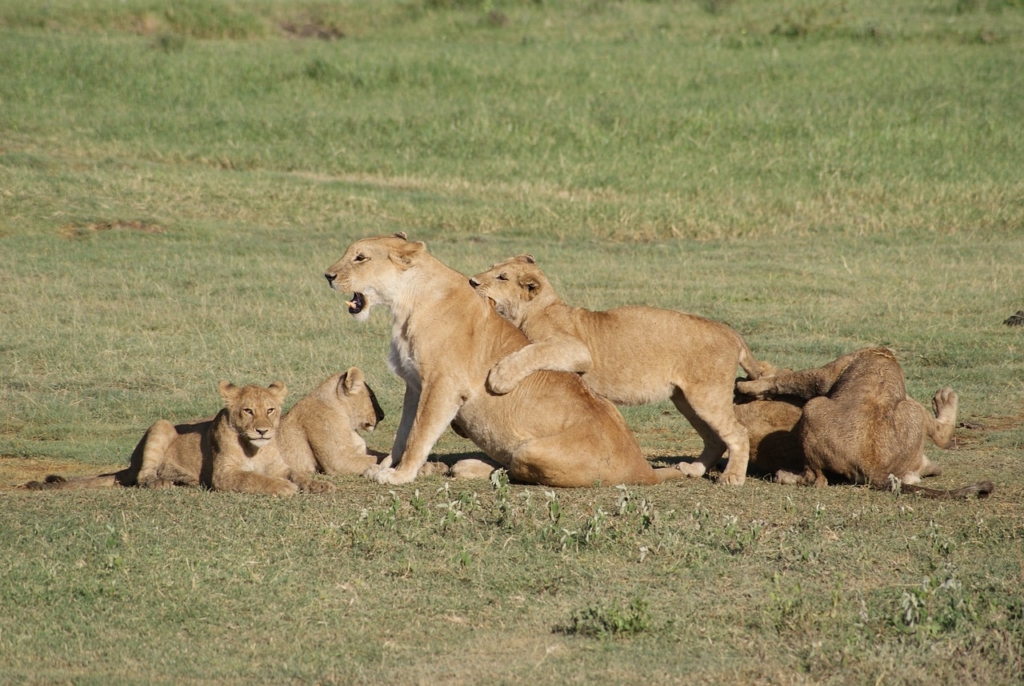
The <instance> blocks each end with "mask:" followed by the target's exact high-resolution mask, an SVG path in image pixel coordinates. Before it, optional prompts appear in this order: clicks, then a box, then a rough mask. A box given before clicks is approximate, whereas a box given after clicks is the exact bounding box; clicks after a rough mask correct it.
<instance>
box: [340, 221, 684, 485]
mask: <svg viewBox="0 0 1024 686" xmlns="http://www.w3.org/2000/svg"><path fill="white" fill-rule="evenodd" d="M325 276H326V277H327V280H328V282H329V283H330V285H331V286H332V287H333V288H335V289H336V290H339V291H351V292H354V296H353V298H352V300H351V301H350V303H349V312H350V313H351V314H352V315H353V316H355V318H356V319H357V320H361V321H363V320H366V319H367V318H369V314H370V309H371V308H372V307H374V306H376V305H383V306H385V307H387V308H388V309H389V310H390V312H391V319H392V334H391V353H390V355H389V358H388V364H389V366H390V367H391V370H392V371H393V372H394V373H395V374H397V375H398V376H399V377H401V378H402V379H403V380H404V381H405V384H406V390H405V399H404V402H403V407H402V419H401V422H400V423H399V426H398V431H397V433H396V436H395V443H394V446H393V447H392V450H391V456H390V458H389V459H386V460H385V461H384V462H382V463H381V466H379V467H376V468H371V469H370V470H369V472H368V474H367V476H369V477H370V478H373V479H374V480H376V481H377V482H379V483H389V484H401V483H408V482H410V481H412V480H413V479H415V478H416V475H417V473H418V472H419V470H420V468H421V467H422V465H423V464H424V463H425V462H426V460H427V457H428V456H429V454H430V451H431V449H432V448H433V446H434V444H435V443H436V441H437V439H438V438H439V437H440V435H441V433H442V432H443V431H444V430H445V428H446V427H448V426H449V424H450V423H451V422H452V421H453V420H454V421H456V422H457V425H458V427H459V429H460V431H462V432H463V433H464V434H465V435H466V436H467V437H468V438H470V439H471V440H472V441H473V442H474V443H476V445H478V446H479V447H480V448H481V449H482V450H483V451H484V452H485V453H486V454H487V455H488V456H490V457H491V458H492V459H493V460H495V462H497V463H498V464H500V465H502V466H504V467H506V468H507V469H508V471H509V476H510V477H511V478H513V479H515V480H517V481H521V482H527V483H538V484H546V485H550V486H566V487H570V486H591V485H594V484H596V483H602V484H605V485H612V484H632V483H639V484H653V483H657V482H660V481H663V480H664V479H666V478H672V477H674V476H676V475H679V472H678V471H677V470H674V469H672V468H665V469H660V470H654V469H652V468H651V466H650V464H649V463H648V462H647V461H646V460H645V459H644V456H643V454H642V453H641V452H640V447H639V446H638V445H637V443H636V439H635V438H634V437H633V435H632V434H631V433H630V432H629V429H628V428H627V427H626V424H625V422H624V421H623V420H622V416H621V415H620V414H619V412H618V410H616V409H615V406H614V405H612V404H611V403H609V402H608V401H606V400H603V399H600V398H598V397H596V396H595V395H593V394H592V393H590V392H589V391H588V390H587V389H586V388H585V387H584V385H583V384H582V382H580V380H579V378H578V377H576V376H575V375H571V374H562V373H552V372H541V373H538V374H534V375H532V376H530V377H529V378H527V379H526V380H525V381H523V383H521V384H519V385H518V386H517V387H516V389H515V390H514V391H512V392H511V393H509V394H507V395H497V394H494V393H490V392H488V391H487V388H486V386H485V382H486V379H487V372H488V370H490V369H491V367H493V366H494V364H495V363H496V362H498V360H500V359H502V358H504V357H506V356H507V355H508V354H509V353H512V352H515V351H516V350H519V349H521V348H523V347H525V346H526V345H527V343H528V341H527V340H526V337H525V336H523V334H522V333H521V332H520V331H519V330H517V329H516V328H515V327H514V326H512V325H511V324H509V323H508V322H506V321H505V320H503V319H502V318H501V317H499V316H498V315H497V314H495V312H494V311H493V310H492V309H491V308H490V306H489V305H488V304H487V302H486V301H485V300H484V299H482V298H480V297H478V296H477V295H476V293H474V291H473V289H472V288H470V286H469V281H468V279H467V278H466V277H465V276H463V275H462V274H460V273H458V272H456V271H454V270H452V269H450V268H449V267H447V266H445V265H444V264H442V263H441V262H440V261H439V260H437V259H436V258H435V257H433V256H432V255H431V254H430V253H428V252H427V249H426V246H425V245H424V244H423V243H420V242H409V241H406V240H405V236H404V235H396V236H389V237H378V238H367V239H364V240H361V241H358V242H356V243H354V244H353V245H352V246H350V247H349V248H348V250H346V251H345V254H344V256H343V257H342V258H341V259H340V260H338V261H337V262H336V263H335V264H334V265H333V266H331V267H330V269H328V270H327V273H326V274H325ZM483 464H485V463H483ZM389 465H392V466H389ZM478 467H479V465H476V466H474V468H473V469H471V470H467V471H468V472H471V473H473V474H475V475H480V474H481V473H482V472H484V471H485V469H478ZM454 471H455V472H456V473H459V472H460V470H459V469H458V468H456V469H455V470H454Z"/></svg>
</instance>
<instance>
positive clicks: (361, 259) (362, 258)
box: [352, 253, 368, 262]
mask: <svg viewBox="0 0 1024 686" xmlns="http://www.w3.org/2000/svg"><path fill="white" fill-rule="evenodd" d="M367 259H368V258H367V257H366V255H364V254H363V253H359V254H358V255H356V256H355V258H353V260H352V261H353V262H366V260H367Z"/></svg>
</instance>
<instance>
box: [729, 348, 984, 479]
mask: <svg viewBox="0 0 1024 686" xmlns="http://www.w3.org/2000/svg"><path fill="white" fill-rule="evenodd" d="M736 390H737V392H739V393H740V394H743V395H747V396H752V397H754V398H757V399H760V400H757V401H755V402H754V403H751V404H750V407H749V409H743V410H740V409H738V410H737V414H739V416H740V417H741V419H742V420H743V421H744V422H746V423H748V426H750V427H755V426H756V427H757V428H756V433H757V439H758V441H759V444H760V445H759V446H758V448H759V451H760V452H761V453H762V454H761V455H758V456H757V458H756V459H755V460H754V461H753V462H754V464H755V465H757V466H758V467H759V468H760V469H762V470H764V471H771V470H777V471H776V479H777V480H778V481H779V483H794V484H803V485H814V486H825V485H827V484H828V477H827V476H826V474H831V475H835V476H838V477H839V478H842V479H846V480H849V481H853V482H860V483H864V482H866V483H868V484H870V485H871V486H872V487H875V488H881V489H889V488H891V483H890V481H891V477H892V478H896V479H899V480H900V482H901V484H902V488H903V490H905V491H908V492H916V493H921V494H922V495H925V496H930V497H940V498H943V497H945V498H957V497H965V496H967V495H971V494H977V495H978V496H980V497H984V496H986V495H988V494H989V493H991V492H992V490H993V489H994V486H993V484H992V483H991V482H989V481H985V482H979V483H974V484H970V485H968V486H965V487H963V488H960V489H955V490H952V491H942V490H936V489H928V488H922V487H920V486H915V485H914V484H917V483H918V482H919V481H920V480H921V477H924V476H932V475H936V474H940V473H941V471H942V470H941V468H940V467H939V466H938V465H936V464H935V463H933V462H931V461H930V460H929V459H928V458H927V457H925V454H924V440H925V437H926V436H927V437H929V438H930V439H931V440H932V442H934V443H935V445H937V446H938V447H940V448H946V447H948V446H949V444H950V441H951V440H952V438H953V429H954V427H955V425H956V412H957V402H958V399H957V395H956V393H955V392H954V391H953V389H951V388H948V387H946V388H941V389H939V390H938V391H936V392H935V396H934V397H933V399H932V409H933V411H934V413H935V416H934V417H932V415H931V414H929V413H928V411H927V410H925V408H924V407H923V406H922V405H921V404H920V403H918V402H917V401H916V400H914V399H913V398H910V397H909V396H908V395H907V390H906V383H905V380H904V377H903V369H902V368H901V367H900V365H899V363H898V362H897V361H896V356H895V355H894V354H893V352H892V351H891V350H889V349H888V348H864V349H861V350H857V351H855V352H852V353H850V354H848V355H843V356H842V357H840V358H838V359H836V360H833V361H832V362H830V363H829V364H827V365H825V366H824V367H819V368H815V369H805V370H802V371H796V372H793V371H789V370H782V371H778V372H775V373H773V375H765V376H762V377H761V378H759V379H756V380H744V381H737V383H736ZM779 396H788V397H789V400H788V401H786V402H782V401H776V402H765V401H764V400H763V399H765V398H776V397H779ZM801 401H806V402H805V403H804V405H803V409H802V410H799V409H798V408H799V403H800V402H801ZM738 407H743V406H738ZM751 431H752V433H754V431H755V429H753V428H752V429H751ZM768 436H772V440H773V441H774V442H775V443H774V445H772V446H767V447H766V446H765V445H764V441H765V440H766V437H768ZM794 439H795V442H794ZM794 448H795V450H794ZM801 463H802V465H803V469H802V472H800V473H799V474H797V473H793V472H792V471H790V469H792V468H793V466H796V467H797V468H799V465H800V464H801Z"/></svg>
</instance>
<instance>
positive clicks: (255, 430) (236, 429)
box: [26, 368, 376, 495]
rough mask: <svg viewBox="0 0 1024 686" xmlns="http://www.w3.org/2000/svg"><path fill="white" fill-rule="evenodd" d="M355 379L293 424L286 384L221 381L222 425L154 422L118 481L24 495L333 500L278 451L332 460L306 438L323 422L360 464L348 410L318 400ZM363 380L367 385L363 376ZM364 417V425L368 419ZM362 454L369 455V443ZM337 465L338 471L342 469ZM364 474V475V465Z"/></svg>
mask: <svg viewBox="0 0 1024 686" xmlns="http://www.w3.org/2000/svg"><path fill="white" fill-rule="evenodd" d="M353 369H355V368H353ZM356 371H358V370H356ZM351 374H352V370H349V372H347V373H346V374H344V375H335V376H332V377H331V378H330V379H328V380H327V381H325V382H324V384H322V385H321V387H320V388H318V389H316V390H315V391H314V392H313V393H312V394H311V396H313V397H314V398H315V402H317V403H321V402H322V403H323V407H321V408H319V411H315V410H314V409H313V408H310V407H309V406H310V403H307V404H306V405H305V406H304V407H307V408H309V409H305V410H301V411H300V413H299V416H298V417H295V418H293V419H292V420H290V421H288V422H287V423H285V422H282V421H281V420H280V405H281V400H282V399H283V398H284V396H285V393H286V389H285V387H284V385H283V384H280V383H276V384H272V385H271V386H270V387H269V388H262V387H260V386H245V387H241V388H239V387H236V386H234V385H232V384H230V383H229V382H227V381H222V382H221V384H220V392H221V397H222V398H223V400H224V402H225V408H224V409H223V410H221V411H220V412H219V413H218V414H217V416H216V417H214V418H212V419H203V420H198V421H194V422H188V423H184V424H178V425H177V426H175V425H174V424H171V423H170V422H169V421H167V420H163V419H162V420H160V421H158V422H156V423H155V424H153V425H152V426H151V427H150V428H149V429H148V430H147V431H146V433H145V435H143V437H142V440H141V441H139V444H138V445H137V446H136V447H135V451H134V452H133V453H132V457H131V460H130V461H129V465H128V467H126V468H125V469H123V470H121V471H119V472H115V473H113V474H101V475H99V476H95V477H83V478H79V479H69V480H64V479H63V478H61V477H58V476H49V477H47V479H46V482H45V483H40V482H30V483H28V484H26V487H27V488H29V489H33V490H48V489H68V488H72V489H84V488H109V487H113V486H140V487H143V488H166V487H170V486H176V485H180V486H200V485H202V486H206V487H207V488H213V489H216V490H227V491H244V492H253V493H274V494H279V495H289V494H292V493H295V492H296V491H297V490H299V489H301V490H304V491H309V492H315V493H327V492H331V491H333V490H335V487H334V485H333V484H331V483H328V482H326V481H315V480H313V479H310V478H309V475H311V474H312V473H313V469H312V468H308V469H307V468H306V467H307V464H306V463H305V462H304V461H303V460H301V459H300V460H297V462H298V463H299V464H298V466H290V465H289V464H287V463H286V462H285V460H284V459H283V458H282V455H281V450H280V446H279V443H280V442H281V441H282V439H283V440H284V441H285V442H286V444H287V445H289V446H291V447H293V448H294V447H295V446H296V445H300V443H301V441H303V440H309V441H310V442H311V443H312V445H307V446H306V450H308V451H310V452H311V453H314V452H315V454H316V455H317V457H319V456H320V455H329V456H330V457H336V454H337V451H335V452H334V453H332V452H331V451H332V450H333V448H332V447H330V446H326V445H324V444H322V443H321V442H320V441H321V440H326V439H324V437H322V436H320V435H319V434H317V433H316V432H315V431H310V432H307V431H305V429H306V427H307V426H308V424H307V422H313V421H324V422H326V423H328V424H329V425H330V426H332V427H334V428H335V429H338V428H339V427H346V428H345V430H339V431H338V433H337V434H336V435H335V436H334V437H329V442H330V443H334V442H337V441H338V440H339V439H343V438H346V437H347V438H349V443H350V449H349V450H348V451H345V452H344V456H345V459H347V460H349V461H350V462H355V461H358V459H359V456H358V455H357V454H356V451H355V446H354V445H352V443H353V441H352V439H351V437H350V436H347V434H348V433H350V432H351V428H349V427H350V425H351V421H350V420H349V418H348V416H347V415H346V416H345V417H341V416H337V415H338V414H340V413H343V412H344V411H345V410H344V408H343V407H337V406H335V407H332V406H331V405H330V404H329V403H328V402H327V401H326V399H323V398H321V397H320V395H319V394H320V392H321V391H323V390H324V389H325V388H326V387H328V386H330V384H331V383H332V381H333V384H334V386H335V387H337V386H338V385H339V379H341V378H345V377H347V376H348V375H351ZM358 376H359V378H360V380H361V373H359V375H358ZM354 392H355V393H356V395H357V396H358V397H359V398H360V399H362V397H363V396H365V400H366V401H367V402H369V397H370V396H369V394H370V393H371V391H370V390H369V387H368V386H366V385H365V383H363V389H362V390H360V389H355V388H354ZM302 402H303V401H300V403H302ZM297 406H298V404H297ZM293 409H294V408H293ZM364 409H365V408H364ZM332 413H334V416H332ZM289 414H291V413H289ZM363 416H364V417H365V414H364V415H363ZM367 421H368V420H367ZM279 423H280V426H279ZM374 424H376V421H374ZM300 431H301V432H302V433H301V434H300ZM261 432H262V433H261ZM360 440H361V439H360ZM363 447H364V449H365V443H364V444H363ZM330 457H329V458H328V459H330ZM369 459H370V460H371V461H372V460H373V458H369ZM331 464H337V461H335V462H332V463H331ZM359 466H360V467H362V468H365V467H364V466H363V463H362V462H360V464H359Z"/></svg>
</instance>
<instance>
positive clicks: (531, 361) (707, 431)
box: [469, 255, 760, 485]
mask: <svg viewBox="0 0 1024 686" xmlns="http://www.w3.org/2000/svg"><path fill="white" fill-rule="evenodd" d="M469 283H470V285H472V286H473V288H475V289H476V290H477V292H478V293H480V294H481V295H483V296H486V297H487V298H489V299H490V301H491V302H492V303H493V305H494V309H495V310H496V311H497V312H498V314H500V315H501V316H502V317H504V318H505V319H507V320H508V321H509V322H511V323H512V324H514V325H515V326H517V327H519V329H520V330H522V332H523V333H525V334H526V336H527V338H529V339H530V341H531V344H530V345H528V346H526V347H525V348H522V349H521V350H517V351H516V352H514V353H512V354H511V355H509V356H507V357H505V358H504V359H502V360H501V361H500V362H498V364H497V365H495V367H494V368H493V369H492V370H491V371H490V373H489V374H488V377H487V385H488V388H490V389H491V390H492V391H494V392H495V393H499V394H500V393H508V392H509V391H510V390H512V389H513V388H515V387H516V386H518V385H519V383H520V382H522V380H523V379H524V378H526V377H527V376H529V375H530V374H532V373H534V372H536V371H538V370H541V369H546V370H548V371H562V372H576V373H578V374H582V375H583V381H584V382H586V384H587V385H588V386H589V387H590V388H591V390H593V391H594V392H595V393H597V394H598V395H600V396H603V397H605V398H608V399H609V400H611V401H612V402H614V403H616V404H619V405H645V404H647V403H654V402H659V401H662V400H667V399H669V398H671V399H672V402H673V403H674V404H675V406H676V408H677V409H678V410H679V411H680V412H681V413H682V414H683V416H684V417H686V419H687V420H688V421H689V422H690V424H692V425H693V428H694V429H696V430H697V433H698V434H699V435H700V437H701V438H702V439H703V441H704V450H703V451H702V452H701V454H700V457H698V458H697V461H696V462H694V463H692V464H687V463H681V464H679V465H677V468H678V469H680V470H682V471H683V472H684V473H685V474H686V475H688V476H694V477H700V476H703V474H704V473H705V472H706V471H707V470H708V469H709V468H711V467H712V466H713V465H714V464H715V463H716V462H718V460H719V458H721V457H722V455H723V454H724V453H725V450H726V448H728V449H729V463H728V466H727V467H726V469H725V471H724V472H723V474H722V482H723V483H726V484H734V485H740V484H742V483H743V481H744V479H745V478H746V474H747V459H748V437H747V430H746V429H745V428H744V427H743V425H742V424H741V423H740V422H738V421H737V420H736V415H735V414H734V413H733V403H732V399H733V383H734V381H735V378H736V367H737V365H739V366H741V367H743V369H744V370H745V371H746V372H747V374H748V376H749V377H750V378H754V379H756V378H758V375H759V373H760V371H759V367H758V365H757V362H756V361H755V360H754V356H753V355H752V354H751V352H750V348H748V347H747V344H746V342H745V341H744V340H743V338H742V337H741V336H740V335H739V334H738V333H736V332H735V331H734V330H733V329H731V328H730V327H728V326H726V325H725V324H722V323H720V322H715V321H711V320H710V319H705V318H703V317H698V316H696V315H692V314H686V313H683V312H675V311H673V310H662V309H657V308H653V307H642V306H629V307H617V308H615V309H612V310H607V311H605V312H592V311H590V310H586V309H583V308H582V307H571V306H570V305H567V304H566V303H565V302H564V301H562V300H561V298H559V297H558V295H557V294H556V293H555V289H554V288H553V287H552V285H551V283H550V282H549V281H548V280H547V278H546V277H545V276H544V273H543V272H542V271H541V270H540V267H538V266H537V264H536V261H535V260H534V258H533V257H532V256H531V255H519V256H518V257H513V258H512V259H510V260H507V261H505V262H501V263H499V264H496V265H494V266H493V267H491V269H489V270H488V271H485V272H481V273H480V274H477V275H476V276H474V277H473V278H472V279H470V281H469Z"/></svg>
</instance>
